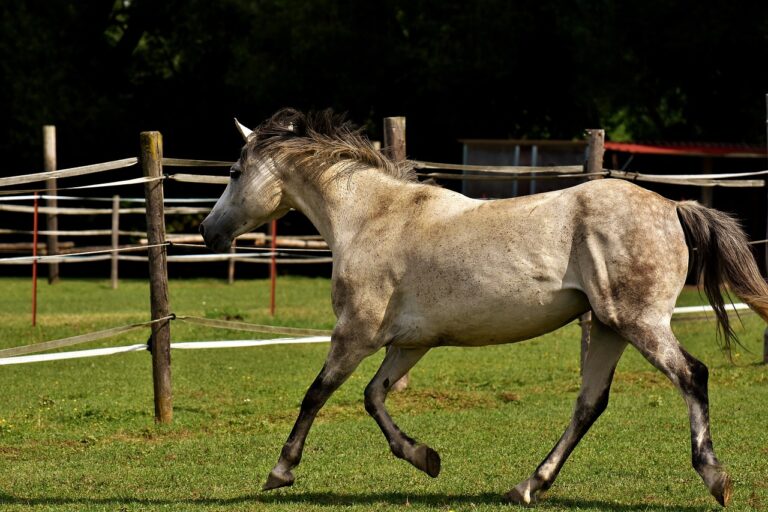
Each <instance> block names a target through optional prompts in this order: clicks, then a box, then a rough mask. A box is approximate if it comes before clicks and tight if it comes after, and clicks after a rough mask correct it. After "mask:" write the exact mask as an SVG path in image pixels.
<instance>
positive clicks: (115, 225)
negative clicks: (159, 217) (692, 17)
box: [110, 196, 120, 290]
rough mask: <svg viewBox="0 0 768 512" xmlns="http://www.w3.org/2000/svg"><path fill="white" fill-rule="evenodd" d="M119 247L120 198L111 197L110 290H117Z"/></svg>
mask: <svg viewBox="0 0 768 512" xmlns="http://www.w3.org/2000/svg"><path fill="white" fill-rule="evenodd" d="M119 246H120V196H112V250H113V251H115V252H113V253H112V269H111V272H110V279H111V281H112V289H113V290H117V283H118V281H117V279H118V277H117V266H118V261H119V259H118V258H119V256H118V254H117V252H116V250H117V248H118V247H119Z"/></svg>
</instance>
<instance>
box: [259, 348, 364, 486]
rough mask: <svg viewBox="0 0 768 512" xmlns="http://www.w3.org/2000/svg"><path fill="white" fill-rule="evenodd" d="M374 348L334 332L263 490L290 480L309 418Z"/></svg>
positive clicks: (312, 417)
mask: <svg viewBox="0 0 768 512" xmlns="http://www.w3.org/2000/svg"><path fill="white" fill-rule="evenodd" d="M373 351H374V350H371V349H369V348H368V347H366V346H363V345H356V346H355V344H354V343H348V341H347V340H346V339H339V338H338V337H336V336H334V338H333V339H332V341H331V349H330V352H329V353H328V357H327V359H326V361H325V364H324V365H323V369H322V370H320V373H319V374H318V376H317V378H315V380H314V382H312V385H311V386H309V389H308V390H307V392H306V394H305V395H304V400H303V401H302V402H301V410H300V412H299V417H298V418H297V419H296V423H295V424H294V425H293V430H291V434H290V435H289V436H288V440H287V441H286V442H285V445H283V449H282V451H281V452H280V458H279V459H278V461H277V464H276V465H275V467H274V468H273V469H272V471H271V472H270V473H269V476H268V477H267V481H266V483H265V484H264V487H263V490H265V491H268V490H270V489H277V488H278V487H284V486H287V485H291V484H293V481H294V476H293V473H292V472H291V470H292V469H293V468H294V467H296V466H297V465H298V464H299V461H301V453H302V451H303V450H304V441H305V440H306V438H307V434H308V433H309V429H310V427H311V426H312V422H313V421H314V419H315V416H317V413H318V412H319V411H320V409H321V408H322V407H323V405H324V404H325V402H326V401H327V400H328V398H329V397H330V396H331V394H333V392H334V391H336V390H337V389H338V388H339V386H341V385H342V384H343V383H344V381H346V380H347V378H348V377H349V376H350V375H351V374H352V372H353V371H354V370H355V368H357V366H358V365H359V364H360V361H362V360H363V359H364V358H365V357H367V356H368V355H370V354H371V353H372V352H373Z"/></svg>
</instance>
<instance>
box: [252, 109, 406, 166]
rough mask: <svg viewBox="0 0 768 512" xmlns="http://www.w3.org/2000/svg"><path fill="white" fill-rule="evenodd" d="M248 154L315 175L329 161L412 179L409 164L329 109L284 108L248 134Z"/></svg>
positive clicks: (338, 164) (329, 164) (332, 163)
mask: <svg viewBox="0 0 768 512" xmlns="http://www.w3.org/2000/svg"><path fill="white" fill-rule="evenodd" d="M246 146H247V149H248V152H249V154H253V153H255V154H259V155H269V156H270V157H271V158H274V159H275V160H276V161H277V162H279V163H283V164H288V165H293V166H302V167H305V168H308V170H309V172H310V173H312V175H313V176H314V177H319V176H320V175H322V174H323V172H324V171H326V170H327V169H328V168H329V167H331V166H332V165H336V166H337V168H338V167H339V166H341V169H342V170H343V171H345V172H354V171H357V170H360V169H367V168H371V167H374V168H376V169H379V170H381V171H383V172H384V173H386V174H388V175H389V176H392V177H394V178H397V179H400V180H403V181H416V174H415V172H414V170H413V165H412V164H410V163H409V162H407V161H406V162H394V161H392V160H391V159H390V158H388V157H387V156H385V155H384V154H383V153H382V152H381V151H379V150H377V149H376V148H375V147H374V146H373V144H372V143H371V141H370V140H369V139H368V137H366V136H365V135H363V134H362V130H360V129H358V128H356V127H355V126H354V125H353V124H352V123H351V122H349V121H348V120H347V119H346V118H345V117H344V116H343V115H339V114H335V113H334V112H333V111H332V110H330V109H329V110H323V111H319V112H309V113H307V114H304V113H302V112H299V111H298V110H294V109H291V108H284V109H282V110H279V111H278V112H277V113H275V114H274V115H273V116H272V117H270V118H269V119H267V120H266V121H264V122H263V123H261V124H260V125H259V126H258V127H257V128H256V129H255V130H254V132H253V134H252V135H251V136H250V137H249V140H248V143H247V145H246Z"/></svg>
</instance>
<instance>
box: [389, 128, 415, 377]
mask: <svg viewBox="0 0 768 512" xmlns="http://www.w3.org/2000/svg"><path fill="white" fill-rule="evenodd" d="M382 151H383V152H384V154H385V155H387V156H388V157H389V158H391V159H392V160H394V161H395V162H401V161H403V160H405V159H406V152H405V117H385V118H384V148H383V149H382ZM387 350H389V347H387ZM410 380H411V374H410V372H408V373H406V374H405V375H403V376H402V377H401V378H400V380H398V381H397V382H395V383H394V384H393V385H392V391H402V390H404V389H405V388H407V387H408V383H409V382H410Z"/></svg>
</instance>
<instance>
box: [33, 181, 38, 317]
mask: <svg viewBox="0 0 768 512" xmlns="http://www.w3.org/2000/svg"><path fill="white" fill-rule="evenodd" d="M34 209H35V212H34V214H33V215H32V258H33V259H32V327H34V326H35V325H37V192H35V199H34Z"/></svg>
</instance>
